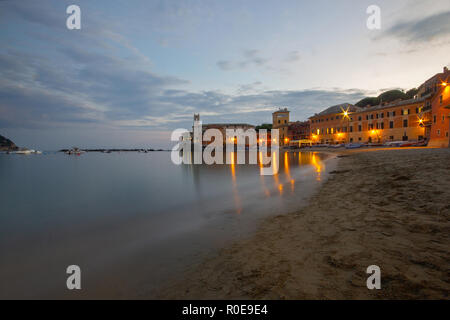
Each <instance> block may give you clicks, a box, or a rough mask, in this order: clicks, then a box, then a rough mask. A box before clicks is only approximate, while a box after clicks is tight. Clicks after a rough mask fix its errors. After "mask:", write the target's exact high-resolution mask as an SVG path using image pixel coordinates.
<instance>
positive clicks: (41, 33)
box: [0, 2, 366, 145]
mask: <svg viewBox="0 0 450 320" xmlns="http://www.w3.org/2000/svg"><path fill="white" fill-rule="evenodd" d="M30 3H34V2H23V3H22V2H15V3H14V5H11V6H9V4H11V2H7V3H2V2H0V5H1V10H0V12H1V13H2V17H5V19H7V20H8V19H9V20H8V21H7V23H11V29H12V30H15V29H14V24H16V27H17V24H19V25H20V28H19V30H20V31H21V34H20V37H19V34H17V36H18V40H17V43H8V45H5V46H3V47H1V48H0V113H1V117H0V127H1V128H2V129H3V128H15V129H16V130H30V129H32V130H36V132H38V131H40V132H42V131H43V130H44V131H48V130H55V131H54V132H63V131H64V132H66V130H68V129H69V128H70V132H71V134H72V133H73V132H78V131H79V132H82V133H84V132H98V133H97V134H98V135H100V134H101V130H100V129H99V128H107V129H108V130H107V131H105V132H114V130H117V131H118V132H122V130H124V131H126V132H132V131H133V130H141V129H142V130H143V129H148V130H151V131H152V132H157V131H159V132H163V131H164V132H167V131H170V130H172V129H175V128H180V127H184V128H190V126H191V125H192V116H193V114H194V113H200V114H201V117H202V119H203V120H204V121H205V122H218V121H220V122H243V121H244V122H249V123H252V124H259V123H263V122H270V120H271V112H272V111H273V110H275V108H276V107H279V106H283V107H288V108H289V109H290V110H291V111H292V119H294V120H304V119H307V118H308V117H309V116H310V115H312V114H314V113H315V112H319V111H321V110H323V109H325V108H326V107H328V106H330V105H335V104H338V103H343V102H347V101H348V102H356V101H358V100H360V99H361V98H363V97H364V96H365V95H366V92H364V91H362V90H358V89H352V90H341V89H338V88H337V89H336V88H333V89H310V90H294V91H283V90H270V91H269V90H267V89H265V88H264V87H263V86H262V83H261V82H260V81H255V82H253V83H250V84H241V85H239V86H237V87H236V91H235V92H234V93H233V94H230V93H223V92H221V91H219V90H209V91H200V92H193V91H190V90H187V89H186V85H187V84H189V81H188V80H186V79H180V78H178V77H174V76H170V75H165V74H161V73H158V72H155V71H153V69H152V62H151V61H150V60H149V59H148V58H147V57H146V56H145V55H144V54H142V52H141V51H140V50H139V49H138V48H137V47H135V46H134V45H133V43H132V41H131V40H130V39H128V38H127V37H126V36H124V35H123V34H121V33H120V32H118V31H117V30H120V28H117V29H115V28H114V25H111V24H110V23H103V22H102V20H101V19H100V18H99V17H98V16H96V15H95V16H96V18H95V21H91V20H90V17H91V15H85V16H84V20H83V27H84V26H86V27H87V26H89V32H73V33H70V37H68V36H67V35H68V33H67V32H68V31H67V30H66V29H65V21H61V19H60V15H58V17H56V16H55V15H54V7H52V6H48V7H47V6H44V7H42V8H40V10H36V9H37V8H36V6H30V7H28V4H30ZM7 4H8V5H7ZM40 4H41V2H40ZM62 16H63V17H64V15H62ZM92 16H94V15H92ZM17 18H20V19H17ZM5 21H6V20H5ZM49 29H51V30H49ZM22 31H25V32H22ZM33 41H34V42H33ZM37 42H38V45H36V43H37ZM23 43H30V44H29V46H23ZM30 48H40V49H42V50H40V49H35V50H33V51H30ZM288 58H290V59H291V60H295V59H298V58H299V54H298V52H296V51H293V52H291V53H290V54H289V55H288ZM267 63H268V60H267V59H266V58H264V56H263V55H262V54H261V52H260V51H258V50H255V49H252V50H246V51H243V52H242V54H241V56H240V58H239V59H237V60H236V61H230V60H221V61H218V62H217V65H218V66H219V68H221V69H222V70H236V69H245V68H249V67H261V66H265V67H267ZM105 130H106V129H105ZM68 132H69V131H68ZM74 134H75V133H74ZM82 135H83V134H81V136H82ZM105 135H106V133H105ZM29 136H31V135H29ZM66 136H67V134H66ZM97 138H98V137H95V139H97ZM55 139H56V138H55ZM61 139H63V138H61ZM95 139H94V140H93V141H96V140H95ZM104 140H107V138H105V139H104ZM61 144H63V145H65V140H64V142H63V143H61Z"/></svg>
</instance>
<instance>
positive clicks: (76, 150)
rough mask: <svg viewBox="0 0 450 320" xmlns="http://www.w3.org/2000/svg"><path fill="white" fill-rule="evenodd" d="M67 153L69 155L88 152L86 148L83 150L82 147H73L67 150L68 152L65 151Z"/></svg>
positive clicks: (79, 154)
mask: <svg viewBox="0 0 450 320" xmlns="http://www.w3.org/2000/svg"><path fill="white" fill-rule="evenodd" d="M64 153H65V154H68V155H73V154H74V155H77V156H81V155H82V154H83V153H86V151H84V150H81V149H79V148H77V147H74V148H72V149H70V150H67V151H66V152H64Z"/></svg>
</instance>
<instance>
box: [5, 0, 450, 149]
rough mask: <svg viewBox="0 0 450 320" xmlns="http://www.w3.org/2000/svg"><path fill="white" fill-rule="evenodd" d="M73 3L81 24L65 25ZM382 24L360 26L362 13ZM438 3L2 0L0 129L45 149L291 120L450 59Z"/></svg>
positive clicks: (152, 141)
mask: <svg viewBox="0 0 450 320" xmlns="http://www.w3.org/2000/svg"><path fill="white" fill-rule="evenodd" d="M71 4H77V5H79V6H80V8H81V30H68V29H67V27H66V19H67V17H68V14H66V8H67V6H69V5H71ZM372 4H375V5H378V6H379V7H380V8H381V30H369V29H368V28H367V27H366V20H367V18H368V16H369V15H368V14H367V13H366V9H367V7H368V6H369V5H372ZM448 5H449V2H448V0H443V1H406V0H404V1H375V0H370V1H318V0H316V1H298V0H297V1H284V0H283V1H261V0H259V1H232V0H226V1H223V0H222V1H213V0H208V1H206V0H205V1H180V0H177V1H167V0H164V1H135V0H133V1H113V0H108V1H103V0H96V1H76V0H72V1H65V0H53V1H41V0H39V1H31V0H30V1H27V0H20V1H16V0H14V1H13V0H0V39H1V47H0V134H1V135H3V136H6V137H8V138H10V139H12V140H13V141H14V142H15V143H16V144H17V145H19V146H23V147H30V148H36V149H40V150H56V149H58V148H63V147H72V146H79V147H157V148H159V147H164V148H167V147H170V146H171V145H172V144H173V143H172V142H170V140H169V137H170V132H171V131H172V130H173V129H176V128H190V127H191V125H192V118H193V114H194V113H200V115H201V118H202V120H203V121H204V122H205V123H208V122H245V123H250V124H255V125H256V124H261V123H264V122H266V123H267V122H271V112H273V111H274V110H275V109H276V108H277V107H280V106H281V107H287V108H289V110H291V119H292V120H306V119H307V118H308V117H309V116H311V115H313V114H314V113H315V112H319V111H321V110H322V109H324V108H326V107H328V106H331V105H335V104H339V103H345V102H348V103H356V102H357V101H358V100H360V99H361V98H363V97H364V96H367V95H378V94H379V93H380V91H382V90H386V89H392V88H400V89H405V90H407V89H410V88H413V87H417V86H418V85H420V84H421V83H422V82H423V81H425V80H426V79H427V78H429V77H431V76H433V75H434V74H436V73H438V72H441V71H442V67H443V66H446V65H447V66H449V65H450V54H449V53H450V11H449V10H450V9H449V6H448Z"/></svg>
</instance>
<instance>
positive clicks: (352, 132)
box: [309, 68, 450, 147]
mask: <svg viewBox="0 0 450 320" xmlns="http://www.w3.org/2000/svg"><path fill="white" fill-rule="evenodd" d="M449 77H450V73H449V70H448V69H447V68H444V70H443V72H442V73H438V74H436V75H435V76H433V77H432V78H430V79H428V80H427V81H425V82H424V83H423V84H422V85H421V86H420V87H419V88H418V93H417V95H416V96H415V97H414V98H413V99H409V100H397V101H393V102H391V103H382V104H380V105H378V106H372V107H365V108H360V107H357V106H354V105H351V104H348V103H345V104H342V105H336V106H332V107H329V108H327V109H325V110H324V111H322V112H320V113H318V114H315V115H314V116H312V117H310V118H309V120H310V125H311V138H312V140H313V142H314V143H315V144H340V143H348V142H361V143H385V142H389V141H421V140H426V141H428V142H429V143H428V145H430V146H439V147H448V146H449V131H450V124H449V118H450V86H449V81H450V79H449Z"/></svg>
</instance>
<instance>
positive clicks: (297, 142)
mask: <svg viewBox="0 0 450 320" xmlns="http://www.w3.org/2000/svg"><path fill="white" fill-rule="evenodd" d="M310 130H311V129H310V124H309V121H296V122H291V123H289V126H288V141H289V145H290V146H301V145H303V144H311V141H310V139H309V138H310V136H311V134H310Z"/></svg>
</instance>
